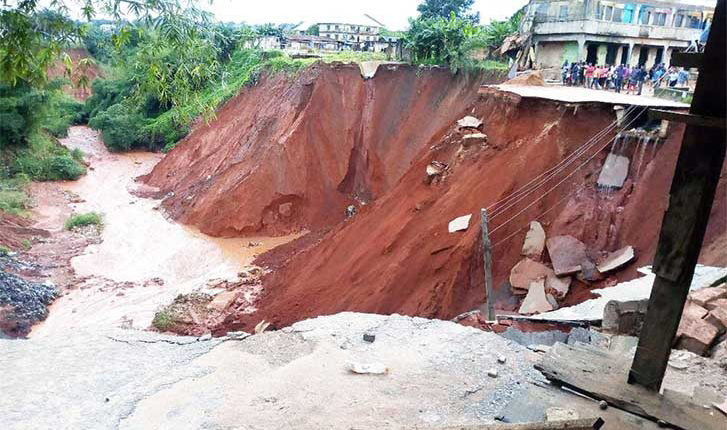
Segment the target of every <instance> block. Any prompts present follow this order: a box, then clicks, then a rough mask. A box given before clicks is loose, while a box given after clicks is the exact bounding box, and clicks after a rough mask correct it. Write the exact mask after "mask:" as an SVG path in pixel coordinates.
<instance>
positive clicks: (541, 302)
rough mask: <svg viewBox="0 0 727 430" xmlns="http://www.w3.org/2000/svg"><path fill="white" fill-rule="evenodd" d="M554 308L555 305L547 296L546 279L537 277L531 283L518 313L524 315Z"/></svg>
mask: <svg viewBox="0 0 727 430" xmlns="http://www.w3.org/2000/svg"><path fill="white" fill-rule="evenodd" d="M552 310H553V306H552V305H551V304H550V303H549V302H548V298H547V297H546V296H545V279H542V278H541V279H537V280H535V281H533V282H531V283H530V286H529V288H528V295H527V296H525V299H524V300H523V302H522V304H521V305H520V309H519V310H518V313H520V314H523V315H532V314H539V313H542V312H549V311H552Z"/></svg>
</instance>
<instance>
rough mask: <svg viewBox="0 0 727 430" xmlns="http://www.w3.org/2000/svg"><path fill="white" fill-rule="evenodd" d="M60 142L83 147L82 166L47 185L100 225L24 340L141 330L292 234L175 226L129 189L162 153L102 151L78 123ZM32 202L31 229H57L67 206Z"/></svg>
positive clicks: (154, 205) (97, 140)
mask: <svg viewBox="0 0 727 430" xmlns="http://www.w3.org/2000/svg"><path fill="white" fill-rule="evenodd" d="M61 143H62V144H63V145H65V146H66V147H68V148H69V149H75V148H78V149H80V150H81V151H83V152H84V154H85V157H84V159H85V161H86V162H87V163H89V165H90V168H89V169H88V173H87V174H86V175H85V176H83V177H82V178H80V179H79V180H77V181H70V182H64V183H60V184H54V186H58V187H60V188H61V189H62V191H65V192H67V193H72V194H74V195H77V196H78V198H76V199H74V201H76V203H70V206H71V207H70V209H71V210H72V211H73V212H77V213H84V212H90V211H95V212H99V213H101V214H103V217H104V228H103V231H102V233H101V241H100V243H98V244H91V245H89V246H88V247H87V248H86V249H85V250H84V252H83V253H82V254H81V255H78V256H76V257H74V258H72V259H71V266H72V268H73V271H74V273H75V277H76V279H75V281H76V282H75V287H74V288H72V289H70V290H69V291H67V292H66V293H65V294H64V295H63V296H62V297H60V298H59V299H57V300H56V301H55V302H54V304H53V305H52V306H51V308H50V312H49V316H48V318H47V319H46V321H44V322H43V323H42V324H39V325H38V326H36V327H35V328H34V330H33V332H32V333H31V337H38V336H47V335H59V334H63V333H64V332H67V331H68V330H73V329H78V328H93V327H96V326H113V327H123V328H134V329H146V328H148V327H149V326H150V324H151V321H152V319H153V317H154V314H155V312H156V311H157V310H158V309H159V308H160V307H161V306H163V305H165V304H168V303H170V302H171V301H172V300H173V299H174V297H176V296H177V295H178V294H183V293H189V292H191V291H194V290H197V289H203V290H204V288H205V285H206V284H207V283H208V281H209V280H211V279H218V278H231V277H234V275H235V274H237V273H238V272H239V271H240V269H242V268H243V267H244V266H246V265H249V264H250V263H251V262H252V260H253V259H254V257H255V256H256V255H257V254H259V253H261V252H264V251H266V250H269V249H271V248H273V247H275V246H278V245H280V244H282V243H285V242H287V241H288V240H291V239H292V237H280V238H264V237H259V238H249V237H248V238H245V239H223V238H213V237H209V236H207V235H204V234H202V233H200V232H199V231H197V230H195V229H193V228H190V227H187V226H183V225H180V224H177V223H175V222H173V221H171V220H169V219H167V218H165V217H164V214H163V213H162V211H160V210H159V206H158V205H159V201H158V200H154V199H147V198H139V197H136V196H135V195H133V194H132V192H131V191H132V190H134V189H137V188H138V187H139V185H138V184H137V183H136V182H135V181H134V179H135V178H136V177H138V176H140V175H143V174H145V173H147V172H149V171H150V170H151V168H152V167H153V166H154V165H155V164H156V163H157V162H158V161H159V160H160V159H161V157H162V156H163V155H162V154H155V153H149V152H130V153H110V152H109V151H108V150H107V149H106V147H105V146H104V145H103V143H102V142H101V140H100V137H99V134H98V133H97V132H96V131H94V130H91V129H90V128H88V127H83V126H79V127H72V128H71V129H70V130H69V135H68V137H67V138H65V139H63V140H61ZM36 193H37V191H36ZM36 202H37V206H36V208H35V210H34V212H35V214H36V219H37V220H38V221H37V222H38V226H39V227H42V228H46V229H49V230H51V231H54V230H55V231H58V230H60V229H62V226H63V223H64V222H65V219H66V217H67V216H68V212H69V210H68V208H67V207H66V208H62V207H57V206H58V205H59V203H58V202H57V201H56V200H54V199H43V198H36ZM250 243H255V244H256V246H254V247H250V246H249V244H250ZM212 292H214V291H212Z"/></svg>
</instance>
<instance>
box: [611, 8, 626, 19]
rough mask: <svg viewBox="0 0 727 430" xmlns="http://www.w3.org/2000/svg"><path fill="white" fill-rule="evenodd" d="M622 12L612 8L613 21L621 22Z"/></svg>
mask: <svg viewBox="0 0 727 430" xmlns="http://www.w3.org/2000/svg"><path fill="white" fill-rule="evenodd" d="M623 14H624V10H623V9H619V8H616V9H614V10H613V22H621V21H623Z"/></svg>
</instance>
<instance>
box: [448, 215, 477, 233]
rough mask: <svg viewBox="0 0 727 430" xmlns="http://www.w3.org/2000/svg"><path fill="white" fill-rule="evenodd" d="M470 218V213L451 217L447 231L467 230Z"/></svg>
mask: <svg viewBox="0 0 727 430" xmlns="http://www.w3.org/2000/svg"><path fill="white" fill-rule="evenodd" d="M470 218H472V215H464V216H461V217H458V218H455V219H453V220H452V221H450V222H449V232H450V233H454V232H456V231H464V230H467V228H469V225H470Z"/></svg>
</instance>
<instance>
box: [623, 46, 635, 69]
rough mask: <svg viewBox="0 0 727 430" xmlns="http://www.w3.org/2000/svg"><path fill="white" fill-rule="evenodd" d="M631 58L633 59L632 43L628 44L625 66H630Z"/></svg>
mask: <svg viewBox="0 0 727 430" xmlns="http://www.w3.org/2000/svg"><path fill="white" fill-rule="evenodd" d="M633 57H634V42H629V53H628V56H627V57H626V62H625V64H626V65H628V66H632V65H633V64H632V59H633Z"/></svg>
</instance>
